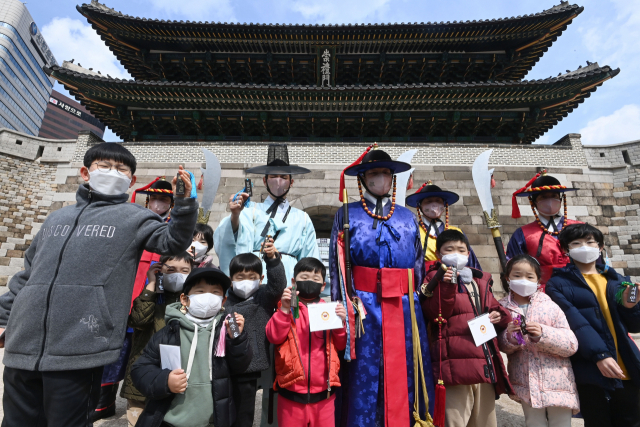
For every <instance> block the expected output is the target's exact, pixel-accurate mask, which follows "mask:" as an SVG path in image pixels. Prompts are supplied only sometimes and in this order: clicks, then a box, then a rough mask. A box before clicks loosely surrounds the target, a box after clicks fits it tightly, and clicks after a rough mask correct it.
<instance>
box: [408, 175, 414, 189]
mask: <svg viewBox="0 0 640 427" xmlns="http://www.w3.org/2000/svg"><path fill="white" fill-rule="evenodd" d="M411 189H413V174H411V176H410V177H409V183H408V184H407V190H411Z"/></svg>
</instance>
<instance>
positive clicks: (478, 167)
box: [471, 150, 507, 289]
mask: <svg viewBox="0 0 640 427" xmlns="http://www.w3.org/2000/svg"><path fill="white" fill-rule="evenodd" d="M492 152H493V150H487V151H485V152H483V153H481V154H480V155H479V156H478V157H477V158H476V160H475V161H474V162H473V169H472V170H471V173H472V175H473V184H474V185H475V187H476V192H477V193H478V198H479V199H480V204H481V205H482V211H483V212H484V218H485V220H486V221H487V227H489V229H490V230H491V235H492V236H493V243H494V244H495V245H496V250H497V251H498V258H500V267H501V268H502V273H500V280H501V281H502V286H503V288H504V289H507V280H506V277H505V276H504V272H505V271H506V268H507V257H506V255H505V252H504V245H503V243H502V237H501V236H500V223H499V222H498V212H497V211H496V210H495V209H494V207H493V199H492V198H491V177H492V175H493V171H494V170H493V169H491V170H490V169H489V157H491V153H492Z"/></svg>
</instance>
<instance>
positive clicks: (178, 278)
mask: <svg viewBox="0 0 640 427" xmlns="http://www.w3.org/2000/svg"><path fill="white" fill-rule="evenodd" d="M187 276H188V274H182V273H171V274H163V275H162V287H163V288H164V290H165V291H168V292H180V291H182V287H183V286H184V281H185V280H187Z"/></svg>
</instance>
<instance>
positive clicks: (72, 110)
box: [49, 96, 104, 130]
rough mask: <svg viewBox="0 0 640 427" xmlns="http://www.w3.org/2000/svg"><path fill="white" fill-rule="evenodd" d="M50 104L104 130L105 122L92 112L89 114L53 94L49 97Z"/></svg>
mask: <svg viewBox="0 0 640 427" xmlns="http://www.w3.org/2000/svg"><path fill="white" fill-rule="evenodd" d="M49 104H52V105H55V106H56V107H58V108H59V109H61V110H63V111H66V112H67V113H69V114H71V115H73V116H76V117H77V118H79V119H80V120H83V121H85V122H87V123H89V124H92V125H94V126H97V127H98V128H100V129H102V130H104V124H103V123H102V122H101V121H100V120H98V119H96V118H95V117H93V116H92V115H91V114H87V113H85V112H84V111H82V110H79V109H77V108H76V107H74V106H73V105H70V104H67V103H66V102H64V101H61V100H59V99H56V98H54V97H52V96H50V97H49Z"/></svg>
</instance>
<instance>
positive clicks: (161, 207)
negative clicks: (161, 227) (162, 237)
mask: <svg viewBox="0 0 640 427" xmlns="http://www.w3.org/2000/svg"><path fill="white" fill-rule="evenodd" d="M170 207H171V204H170V203H167V202H163V201H162V200H151V201H150V202H149V209H151V211H153V212H154V213H157V214H158V215H160V216H162V215H163V214H164V213H165V212H167V211H168V210H169V208H170Z"/></svg>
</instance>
